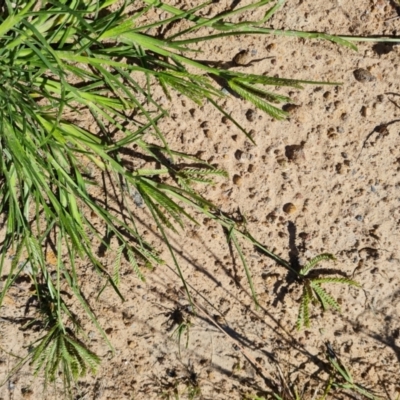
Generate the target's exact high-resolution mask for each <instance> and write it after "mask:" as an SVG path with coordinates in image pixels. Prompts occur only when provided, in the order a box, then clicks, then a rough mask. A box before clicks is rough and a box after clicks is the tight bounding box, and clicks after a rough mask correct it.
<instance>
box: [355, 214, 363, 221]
mask: <svg viewBox="0 0 400 400" xmlns="http://www.w3.org/2000/svg"><path fill="white" fill-rule="evenodd" d="M363 219H364V218H363V216H362V215H356V220H357V221H360V222H361V221H362V220H363Z"/></svg>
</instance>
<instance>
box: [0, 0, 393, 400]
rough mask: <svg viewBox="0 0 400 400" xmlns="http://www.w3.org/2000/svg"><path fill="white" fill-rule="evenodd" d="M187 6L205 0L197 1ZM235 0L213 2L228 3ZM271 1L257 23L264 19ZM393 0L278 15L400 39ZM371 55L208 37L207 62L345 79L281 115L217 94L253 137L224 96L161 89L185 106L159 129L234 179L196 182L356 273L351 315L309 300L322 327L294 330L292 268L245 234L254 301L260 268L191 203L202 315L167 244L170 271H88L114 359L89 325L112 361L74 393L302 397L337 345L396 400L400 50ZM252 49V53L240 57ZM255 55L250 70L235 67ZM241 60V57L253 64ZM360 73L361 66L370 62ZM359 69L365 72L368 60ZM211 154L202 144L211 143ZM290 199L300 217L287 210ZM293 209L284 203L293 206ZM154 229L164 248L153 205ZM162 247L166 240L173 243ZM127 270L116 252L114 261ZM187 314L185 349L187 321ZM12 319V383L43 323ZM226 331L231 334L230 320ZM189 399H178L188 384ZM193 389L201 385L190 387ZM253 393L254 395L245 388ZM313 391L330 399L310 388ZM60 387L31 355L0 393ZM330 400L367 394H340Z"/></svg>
mask: <svg viewBox="0 0 400 400" xmlns="http://www.w3.org/2000/svg"><path fill="white" fill-rule="evenodd" d="M189 3H190V6H192V7H193V6H195V5H196V4H197V3H196V2H193V1H189ZM226 6H227V5H226V3H225V2H222V3H218V4H215V5H213V6H212V7H211V8H210V9H209V15H213V14H215V13H216V12H219V11H221V10H224V9H225V7H226ZM261 16H262V12H261V11H257V12H254V13H250V14H248V15H246V16H245V19H250V18H254V19H256V18H259V17H261ZM397 16H398V8H397V9H396V7H395V2H394V1H389V0H387V1H386V0H376V1H375V0H374V1H372V0H370V1H361V0H348V1H342V0H336V1H333V2H325V1H322V0H314V1H311V0H306V1H303V0H288V1H287V3H286V4H285V6H284V7H283V9H282V10H281V11H279V12H278V13H277V14H276V15H275V16H274V17H273V19H272V22H271V25H272V27H274V28H276V29H278V28H285V29H298V30H300V29H301V30H309V31H320V32H330V33H336V34H339V33H340V34H351V35H383V34H386V35H396V34H397V35H399V30H400V19H399V18H397V19H396V18H394V19H393V18H392V17H397ZM358 47H359V49H358V52H355V51H353V50H351V49H348V48H345V47H340V46H338V45H336V44H332V43H330V42H327V41H321V40H303V39H298V38H290V37H289V38H283V37H274V36H245V37H243V36H242V37H240V38H238V37H234V38H228V39H225V40H219V41H218V42H204V43H203V44H202V45H201V46H200V48H201V50H203V54H200V55H199V56H198V58H199V59H203V60H205V59H206V60H208V61H215V62H219V63H223V64H225V65H226V66H228V67H229V68H232V69H235V70H239V71H244V72H250V73H257V74H268V75H278V76H280V77H287V78H297V79H307V80H316V81H330V82H338V83H341V85H331V86H328V85H320V84H314V85H306V86H305V88H304V90H297V89H289V90H280V93H282V94H288V93H289V94H290V96H291V97H292V103H291V105H286V109H288V110H289V112H290V118H289V119H288V120H286V121H274V120H272V119H271V117H269V116H268V115H266V114H264V113H262V112H260V111H257V110H256V109H254V107H253V106H252V105H251V104H249V103H248V102H245V101H242V100H240V99H237V98H234V97H232V96H228V97H227V98H226V99H225V100H222V101H220V104H221V105H222V106H223V107H224V109H225V111H226V112H228V113H231V114H232V116H234V117H235V118H236V119H237V120H238V121H239V122H240V123H241V124H242V125H243V126H244V127H245V128H246V129H247V130H249V131H251V133H252V137H253V138H254V140H255V142H256V145H253V144H252V143H251V142H250V141H249V140H248V139H247V138H246V137H245V136H244V135H243V134H242V133H241V132H240V131H239V130H238V129H237V128H236V127H235V126H234V125H232V124H231V123H229V121H226V119H224V118H223V116H222V115H221V114H219V113H218V111H217V110H215V109H214V108H213V107H212V105H211V104H204V106H203V107H201V108H198V107H197V106H196V105H194V104H193V103H192V102H191V101H190V100H188V99H185V98H183V97H182V96H178V95H176V94H174V96H173V99H172V101H169V100H167V98H166V97H165V96H164V95H163V94H162V93H160V96H159V101H160V102H161V103H163V106H164V107H166V108H170V109H171V117H170V118H167V119H165V120H164V121H162V122H161V123H160V129H161V130H162V131H163V132H164V133H165V134H166V138H167V140H168V141H169V143H170V146H171V148H173V149H175V150H178V151H183V152H187V153H190V154H198V155H199V156H200V157H201V158H202V159H203V160H207V161H209V162H210V163H212V164H214V165H218V167H219V168H223V169H225V170H226V171H228V173H229V179H223V178H218V179H216V185H215V186H209V187H204V186H200V185H199V186H198V187H197V189H198V190H199V191H200V192H201V193H202V194H203V195H204V196H205V197H206V198H208V199H209V200H211V201H213V202H214V203H216V204H218V205H219V206H220V207H221V209H222V210H223V211H224V212H227V213H231V214H235V213H236V215H238V213H239V211H238V210H240V214H241V215H244V216H245V217H246V219H247V228H248V230H249V232H251V234H252V235H253V236H254V237H256V238H257V239H258V240H259V241H260V242H262V243H263V244H264V245H265V246H266V247H268V248H269V249H273V250H274V252H276V253H277V254H279V255H280V256H281V257H282V258H284V259H287V260H289V259H292V258H293V257H298V258H299V260H300V262H301V263H304V262H306V261H307V260H309V259H311V258H312V257H314V256H316V255H317V254H320V253H332V254H334V255H335V256H336V258H337V261H336V262H335V263H327V262H324V263H322V264H321V268H325V269H327V268H330V269H332V270H333V274H334V275H336V276H340V275H345V276H348V277H352V278H353V279H355V280H356V281H357V282H359V283H360V284H361V285H362V290H360V289H357V288H348V287H345V286H343V285H337V284H332V285H327V286H326V288H327V290H328V292H329V293H331V294H332V295H334V296H336V298H338V301H339V303H340V304H341V307H342V311H343V312H342V314H339V313H337V312H327V313H325V314H323V313H322V312H320V310H319V309H317V308H313V309H312V310H313V311H312V314H311V317H312V327H311V328H309V329H306V330H302V331H300V332H298V331H297V330H296V327H295V322H296V317H297V312H298V307H299V298H300V294H301V288H300V286H299V285H298V284H296V283H295V282H293V281H292V280H291V279H290V276H289V275H288V273H287V271H286V270H285V269H284V268H283V267H281V266H279V265H277V264H276V263H275V262H273V261H272V260H271V259H269V258H267V257H266V256H265V255H263V254H261V253H260V252H257V251H255V250H254V248H253V247H252V246H251V245H250V244H249V243H246V242H241V243H242V245H243V249H244V250H243V251H244V254H245V256H246V258H247V260H248V264H249V267H250V270H251V274H252V277H253V280H254V285H255V290H256V292H257V294H258V297H259V301H260V307H259V308H258V309H256V307H255V306H254V304H253V302H252V299H251V295H250V290H249V286H248V284H247V280H246V276H245V272H244V270H243V267H242V266H241V264H240V259H239V257H238V255H237V254H236V253H235V250H233V249H232V248H230V247H229V246H228V244H227V242H226V238H225V236H224V233H223V231H222V229H221V228H220V227H219V226H216V225H214V224H213V223H211V221H210V220H208V219H207V218H204V216H201V215H197V214H194V215H195V216H196V218H197V219H198V221H199V222H200V226H195V225H193V224H188V225H187V226H186V228H185V230H184V231H181V234H180V236H177V235H175V236H174V235H172V236H171V238H172V239H171V240H172V244H173V247H174V249H175V251H176V253H177V255H178V261H179V263H180V265H181V267H182V270H183V274H184V276H185V278H186V280H187V282H188V283H189V285H190V288H191V292H192V295H193V299H194V302H195V303H196V304H197V305H199V306H200V307H201V308H199V310H200V311H198V313H197V315H192V314H191V309H190V307H189V302H188V300H187V298H186V297H185V295H184V294H183V291H182V287H181V286H182V284H181V282H180V280H179V278H178V276H177V274H176V269H175V267H174V265H173V263H172V260H171V258H170V257H169V255H168V252H167V251H166V250H165V249H164V250H162V254H161V255H162V257H163V258H164V259H165V260H166V263H165V264H164V265H160V266H158V267H157V268H156V269H155V270H154V271H152V272H145V276H146V282H141V281H140V280H139V279H138V278H137V277H136V275H135V274H134V273H133V271H132V269H131V268H130V267H129V266H128V265H127V264H126V265H124V269H123V279H122V282H121V286H120V290H121V292H122V294H123V295H124V296H125V298H126V301H125V302H124V303H121V301H120V299H119V298H118V297H117V296H116V294H115V293H114V292H113V291H112V289H111V288H107V289H106V290H105V291H104V292H103V294H102V295H101V297H100V299H99V300H98V301H96V296H97V293H98V290H99V289H100V288H101V285H102V281H101V280H100V278H98V277H97V275H95V274H94V272H93V271H92V270H91V269H90V268H89V267H88V266H87V267H86V268H83V273H82V285H83V288H82V289H83V293H84V294H85V296H86V298H87V299H88V301H89V302H90V304H91V306H92V307H93V309H94V311H95V312H96V315H98V318H99V321H100V323H101V324H102V326H103V327H104V329H105V330H106V332H107V334H108V336H109V339H110V341H111V343H112V345H113V346H114V347H115V354H114V355H113V354H112V353H111V351H109V349H108V348H107V347H106V345H105V344H104V341H103V340H102V338H101V337H100V335H99V334H98V333H97V331H96V330H95V328H94V327H93V326H92V325H91V324H90V323H89V322H85V320H84V321H83V325H84V327H85V329H86V332H88V337H89V343H90V347H91V349H92V350H93V351H95V352H96V353H97V354H98V355H100V356H102V357H103V362H102V365H101V368H100V370H99V372H98V374H97V375H96V376H95V377H94V378H92V377H88V378H86V379H84V380H82V381H80V382H79V383H78V388H77V390H76V396H75V397H74V398H75V399H99V400H100V399H101V400H103V399H104V400H105V399H121V400H122V399H164V398H171V399H172V398H180V399H185V398H199V399H221V400H222V399H246V398H249V399H251V398H253V397H251V396H256V395H258V396H263V397H264V398H269V397H268V396H270V395H271V393H272V388H273V387H274V383H278V386H279V385H282V378H280V376H283V377H284V381H285V382H286V384H287V385H292V384H294V385H296V387H297V389H298V391H299V392H300V393H302V394H303V397H302V398H303V399H313V398H320V397H321V396H322V393H323V388H324V385H325V382H326V380H327V378H328V373H327V359H326V347H325V346H326V343H330V344H331V345H332V347H333V348H334V350H335V352H336V353H337V354H338V355H339V356H340V358H341V360H342V362H343V363H344V364H345V365H346V366H347V367H348V368H349V369H350V370H351V371H352V374H353V378H354V381H355V382H357V383H359V384H360V385H363V386H364V387H366V388H369V389H371V390H375V391H376V392H377V393H379V394H380V395H381V396H382V397H383V398H387V399H395V398H396V396H397V394H398V393H399V391H400V378H399V377H400V364H399V361H400V324H399V321H400V286H399V284H400V275H399V270H400V229H399V226H400V175H399V171H400V46H396V45H385V44H379V45H377V44H374V43H360V44H359V45H358ZM241 51H245V53H241V54H244V55H245V57H247V58H242V59H240V60H239V59H238V58H236V59H235V56H236V55H237V54H238V53H240V52H241ZM234 59H235V60H236V63H235V62H234V61H233V60H234ZM238 64H240V65H238ZM242 64H243V65H242ZM360 70H362V71H361V72H360ZM355 71H358V72H355ZM199 151H200V153H199ZM288 203H291V204H293V206H294V207H291V208H290V210H289V211H290V212H289V213H288V212H285V211H284V206H285V205H286V204H288ZM285 210H286V209H285ZM135 212H137V215H138V217H139V218H140V221H141V222H140V227H141V229H143V232H144V234H145V236H146V237H147V238H148V239H149V240H150V241H152V242H153V243H154V244H156V245H157V244H158V243H160V238H159V236H158V234H157V232H156V229H155V226H154V224H152V223H151V222H148V221H150V218H149V216H148V214H146V212H145V211H144V210H143V209H135ZM161 249H162V248H161ZM104 263H105V265H112V263H113V259H112V257H111V255H107V254H105V255H104ZM23 309H24V298H23V296H22V297H21V296H20V289H18V288H16V289H15V290H14V291H11V292H10V294H9V296H7V298H6V300H5V304H4V307H3V309H2V314H3V315H6V314H7V315H14V316H19V315H22V314H23ZM180 319H182V320H183V321H184V322H186V323H188V324H189V323H190V329H189V338H188V342H187V344H188V346H187V348H186V347H185V345H186V339H187V337H186V334H183V335H182V337H181V343H180V346H179V345H178V343H177V336H176V333H175V334H174V330H175V328H176V326H177V325H176V324H175V322H176V321H179V320H180ZM18 328H19V326H18V325H16V324H12V323H10V322H9V320H5V319H4V320H2V319H0V343H1V350H2V351H1V353H0V380H3V379H4V378H5V376H6V374H7V373H8V372H10V371H11V369H12V367H13V366H14V365H15V361H16V358H15V357H14V355H19V356H24V355H26V346H28V345H29V343H31V341H32V340H33V338H35V337H36V336H34V334H33V333H30V332H29V331H28V332H22V331H20V330H19V329H18ZM219 328H221V329H219ZM175 395H176V396H178V397H174V396H175ZM191 396H192V397H191ZM246 396H247V397H246ZM313 396H315V397H313ZM56 397H58V398H62V396H61V395H60V394H59V393H58V394H57V389H56V388H52V387H49V388H48V389H47V392H46V393H45V394H43V390H42V387H41V381H40V379H39V380H37V381H34V380H33V378H32V375H31V373H30V371H29V368H28V367H27V366H26V367H24V368H23V369H22V370H20V371H19V372H18V373H17V374H16V375H15V376H13V377H12V378H11V379H10V380H9V381H8V383H6V384H5V385H3V386H2V387H0V399H2V400H3V399H4V400H6V399H7V400H8V399H10V400H11V399H13V400H17V399H21V398H30V399H42V398H48V399H52V398H56ZM329 398H342V399H358V398H363V397H362V396H361V395H358V394H355V393H354V392H351V393H350V392H345V391H341V392H336V391H332V392H331V394H330V397H329Z"/></svg>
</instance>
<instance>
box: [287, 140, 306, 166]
mask: <svg viewBox="0 0 400 400" xmlns="http://www.w3.org/2000/svg"><path fill="white" fill-rule="evenodd" d="M285 155H286V157H287V158H288V159H289V160H290V161H295V162H296V161H302V160H304V159H305V157H304V150H303V146H302V145H301V144H293V145H291V146H286V147H285Z"/></svg>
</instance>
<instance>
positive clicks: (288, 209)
mask: <svg viewBox="0 0 400 400" xmlns="http://www.w3.org/2000/svg"><path fill="white" fill-rule="evenodd" d="M283 211H284V212H285V213H286V214H293V213H295V212H296V206H295V205H294V204H292V203H286V204H285V205H284V206H283Z"/></svg>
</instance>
